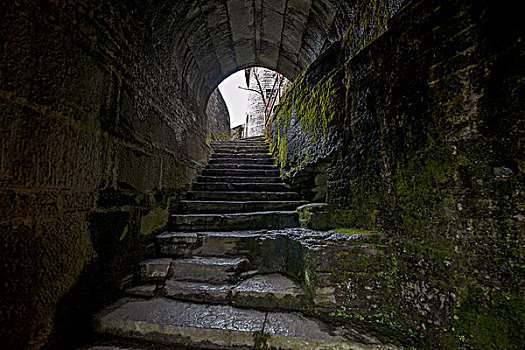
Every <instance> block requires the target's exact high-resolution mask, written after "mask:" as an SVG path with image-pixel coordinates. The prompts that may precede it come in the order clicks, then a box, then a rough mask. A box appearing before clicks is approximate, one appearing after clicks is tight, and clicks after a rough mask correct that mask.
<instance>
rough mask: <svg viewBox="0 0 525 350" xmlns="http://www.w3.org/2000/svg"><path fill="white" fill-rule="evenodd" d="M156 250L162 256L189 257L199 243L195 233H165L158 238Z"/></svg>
mask: <svg viewBox="0 0 525 350" xmlns="http://www.w3.org/2000/svg"><path fill="white" fill-rule="evenodd" d="M155 240H156V244H155V245H156V248H157V252H158V253H159V254H160V255H164V256H165V255H169V256H179V257H180V256H189V255H191V251H192V249H193V248H195V245H196V243H197V234H196V233H194V232H169V231H168V232H164V233H162V234H160V235H158V236H157V237H156V239H155Z"/></svg>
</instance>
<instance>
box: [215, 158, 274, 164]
mask: <svg viewBox="0 0 525 350" xmlns="http://www.w3.org/2000/svg"><path fill="white" fill-rule="evenodd" d="M273 162H274V160H273V159H272V158H270V157H264V158H248V157H230V158H226V157H225V158H215V159H213V158H212V159H210V161H209V163H208V164H224V163H226V164H231V163H237V164H266V165H271V164H273Z"/></svg>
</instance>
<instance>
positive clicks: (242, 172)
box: [201, 169, 281, 177]
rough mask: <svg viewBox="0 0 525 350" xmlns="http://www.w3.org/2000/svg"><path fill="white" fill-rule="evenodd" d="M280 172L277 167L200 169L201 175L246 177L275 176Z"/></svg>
mask: <svg viewBox="0 0 525 350" xmlns="http://www.w3.org/2000/svg"><path fill="white" fill-rule="evenodd" d="M280 174H281V173H280V171H279V169H271V170H266V169H262V170H260V169H202V171H201V175H203V176H217V177H219V176H246V177H250V176H253V177H259V176H261V177H275V176H279V175H280Z"/></svg>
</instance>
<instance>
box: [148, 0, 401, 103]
mask: <svg viewBox="0 0 525 350" xmlns="http://www.w3.org/2000/svg"><path fill="white" fill-rule="evenodd" d="M362 2H363V1H362V0H353V1H342V0H229V1H225V0H214V1H203V0H200V1H190V0H186V1H169V2H163V3H162V4H159V5H157V6H153V5H151V7H150V8H151V15H152V18H153V26H152V27H153V37H154V38H155V39H154V45H161V46H163V45H167V46H166V49H167V50H168V51H171V52H173V54H174V55H175V59H176V60H177V61H178V62H180V64H179V65H178V66H179V67H183V71H182V72H179V74H182V76H183V77H185V78H186V81H187V82H188V84H189V85H190V86H191V87H192V89H193V90H194V91H195V92H197V95H198V96H200V97H207V96H208V95H209V94H210V93H211V91H212V90H213V89H214V88H215V87H216V86H217V85H218V84H219V83H220V82H221V81H222V80H223V79H224V78H226V77H227V76H229V75H230V74H232V73H234V72H235V71H237V70H239V69H242V68H246V67H250V66H263V67H267V68H270V69H272V70H275V71H278V72H280V73H282V74H284V75H285V76H286V77H288V78H293V77H294V76H295V75H297V74H298V73H299V72H301V71H302V70H303V69H304V68H306V67H307V66H308V65H309V64H310V63H311V62H312V61H313V60H314V59H315V58H316V57H317V56H318V55H319V53H320V52H321V51H322V50H323V49H324V48H326V47H328V46H329V45H330V44H331V43H333V42H334V41H338V40H341V39H342V37H343V35H344V33H345V31H346V30H347V28H348V25H349V23H350V21H351V14H352V13H353V12H355V9H356V8H357V7H358V6H359V5H361V3H362ZM395 2H396V1H394V3H395Z"/></svg>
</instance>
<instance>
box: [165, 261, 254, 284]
mask: <svg viewBox="0 0 525 350" xmlns="http://www.w3.org/2000/svg"><path fill="white" fill-rule="evenodd" d="M248 266H249V261H248V260H247V259H245V258H240V257H237V258H219V257H193V258H187V259H175V260H173V262H172V263H171V267H170V272H169V279H171V280H176V281H193V282H207V283H215V284H217V283H232V282H235V281H236V280H237V278H238V276H239V275H240V274H241V273H242V272H244V271H246V270H247V268H248Z"/></svg>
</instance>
